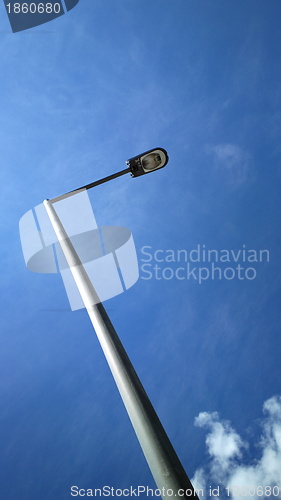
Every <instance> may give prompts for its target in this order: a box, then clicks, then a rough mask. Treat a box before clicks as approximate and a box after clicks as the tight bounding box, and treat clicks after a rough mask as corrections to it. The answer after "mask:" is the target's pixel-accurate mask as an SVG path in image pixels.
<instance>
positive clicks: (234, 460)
mask: <svg viewBox="0 0 281 500" xmlns="http://www.w3.org/2000/svg"><path fill="white" fill-rule="evenodd" d="M263 411H264V413H265V415H266V417H265V419H264V420H263V423H262V433H261V437H260V440H259V449H260V458H258V459H253V460H251V461H250V463H248V464H246V463H242V458H243V453H242V452H243V450H244V449H245V448H247V447H248V445H247V443H245V442H244V441H243V440H242V439H241V437H240V436H239V434H237V432H236V431H235V430H234V429H233V428H232V427H231V425H230V422H228V421H224V420H220V419H219V415H218V414H217V413H216V412H214V413H207V412H203V413H200V414H199V415H198V417H196V419H195V425H196V426H199V427H203V428H207V429H208V430H209V433H208V434H207V437H206V446H207V449H208V454H209V462H208V464H207V467H205V468H204V467H202V468H199V469H198V470H197V471H196V472H195V475H194V477H193V479H192V482H193V484H194V487H195V488H196V489H202V490H203V492H204V496H205V492H206V485H210V484H213V485H215V486H214V487H218V486H220V495H219V496H220V498H227V497H229V498H235V499H236V500H237V499H240V498H241V499H242V498H246V499H247V498H254V499H255V498H266V497H268V496H270V493H271V495H272V496H275V497H278V498H280V497H281V486H280V485H281V396H273V397H272V398H270V399H268V400H267V401H265V403H264V405H263ZM273 488H274V489H273ZM208 493H209V490H208Z"/></svg>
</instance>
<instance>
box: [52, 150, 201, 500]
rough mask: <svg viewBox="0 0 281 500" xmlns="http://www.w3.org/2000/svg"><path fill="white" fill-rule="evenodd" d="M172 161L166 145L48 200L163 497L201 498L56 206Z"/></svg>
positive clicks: (69, 263)
mask: <svg viewBox="0 0 281 500" xmlns="http://www.w3.org/2000/svg"><path fill="white" fill-rule="evenodd" d="M167 162H168V155H167V152H166V151H165V150H164V149H162V148H157V149H152V150H149V151H147V152H145V153H143V154H142V155H139V156H135V157H134V158H131V159H130V160H128V161H127V165H128V168H127V169H125V170H122V171H120V172H117V173H116V174H113V175H111V176H108V177H105V178H103V179H101V180H99V181H95V182H92V183H91V184H87V185H86V186H83V187H81V188H79V189H75V190H73V191H71V192H69V193H66V194H64V195H61V196H58V197H56V198H53V199H51V200H45V201H44V206H45V208H46V211H47V213H48V216H49V219H50V222H51V224H52V226H53V229H54V231H55V234H56V236H57V238H58V241H59V243H60V246H61V249H62V251H63V253H64V256H65V258H66V260H67V263H68V266H69V268H70V271H71V273H72V276H73V278H74V280H75V283H76V285H77V288H78V290H79V292H80V295H81V297H82V300H83V302H84V305H85V308H86V309H87V312H88V314H89V317H90V320H91V322H92V325H93V327H94V329H95V331H96V334H97V337H98V339H99V342H100V344H101V347H102V349H103V352H104V354H105V357H106V359H107V362H108V364H109V367H110V369H111V372H112V375H113V377H114V379H115V382H116V385H117V387H118V389H119V392H120V395H121V397H122V399H123V402H124V405H125V407H126V410H127V412H128V415H129V417H130V420H131V422H132V425H133V427H134V430H135V432H136V435H137V437H138V440H139V443H140V445H141V447H142V450H143V453H144V455H145V457H146V460H147V462H148V465H149V467H150V470H151V472H152V475H153V477H154V479H155V482H156V485H157V487H158V489H159V490H160V492H161V496H162V498H167V497H169V498H174V499H175V498H177V499H178V498H179V496H180V497H182V498H185V499H187V498H190V497H194V498H195V499H197V500H198V497H197V495H196V492H195V490H194V488H193V486H192V484H191V482H190V480H189V478H188V477H187V475H186V473H185V471H184V469H183V467H182V464H181V462H180V460H179V458H178V456H177V454H176V452H175V450H174V448H173V446H172V444H171V442H170V440H169V438H168V436H167V434H166V432H165V430H164V428H163V426H162V424H161V422H160V420H159V418H158V416H157V414H156V412H155V410H154V408H153V406H152V404H151V402H150V400H149V398H148V396H147V394H146V392H145V390H144V388H143V386H142V384H141V382H140V380H139V378H138V375H137V373H136V371H135V369H134V367H133V365H132V363H131V361H130V359H129V357H128V355H127V353H126V351H125V349H124V347H123V345H122V343H121V341H120V339H119V337H118V335H117V333H116V331H115V329H114V326H113V325H112V323H111V321H110V319H109V317H108V315H107V313H106V311H105V309H104V307H103V305H102V303H101V301H100V299H99V297H98V294H97V292H96V290H95V288H94V286H93V283H92V282H91V280H90V278H89V276H88V275H87V272H86V270H85V268H84V266H83V263H82V262H81V260H80V257H79V255H78V254H77V252H76V250H75V248H74V246H73V244H72V242H71V240H70V238H69V237H68V235H67V233H66V231H65V228H64V227H63V225H62V223H61V221H60V219H59V216H58V214H57V212H56V210H55V208H54V203H55V202H57V201H60V200H62V199H64V198H67V197H69V196H72V195H75V194H76V193H78V192H80V191H82V190H85V189H90V188H91V187H94V186H97V185H99V184H102V183H104V182H107V181H109V180H111V179H114V178H116V177H119V176H121V175H124V174H125V173H131V175H132V176H133V177H137V176H140V175H144V174H147V173H149V172H152V171H154V170H158V169H160V168H162V167H164V166H165V165H166V164H167Z"/></svg>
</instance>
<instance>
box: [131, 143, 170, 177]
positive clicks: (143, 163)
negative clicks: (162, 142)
mask: <svg viewBox="0 0 281 500" xmlns="http://www.w3.org/2000/svg"><path fill="white" fill-rule="evenodd" d="M168 161H169V157H168V153H167V151H166V150H165V149H163V148H156V149H150V150H149V151H146V152H145V153H142V154H141V155H138V156H134V158H130V160H127V161H126V163H127V165H128V166H129V167H130V170H131V175H132V177H138V176H139V175H144V174H148V173H149V172H153V171H154V170H159V168H163V167H165V165H167V163H168Z"/></svg>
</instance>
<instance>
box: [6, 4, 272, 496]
mask: <svg viewBox="0 0 281 500" xmlns="http://www.w3.org/2000/svg"><path fill="white" fill-rule="evenodd" d="M280 14H281V7H280V3H279V2H278V1H277V0H271V1H270V2H265V1H264V0H263V1H260V0H247V2H242V1H237V0H235V1H234V0H227V1H226V0H214V1H203V0H197V1H196V2H195V1H193V0H177V1H172V0H161V1H160V0H153V1H150V2H149V1H147V0H122V1H116V0H106V1H104V0H100V1H98V0H97V1H96V0H80V2H79V4H78V5H77V6H76V7H75V8H74V9H73V10H72V11H70V12H69V13H67V14H66V15H64V16H62V17H60V18H58V19H56V20H54V21H52V22H50V23H48V24H45V25H42V26H40V27H37V28H33V29H31V30H28V31H24V32H19V33H16V34H13V33H12V32H11V29H10V26H9V22H8V18H7V15H6V12H5V9H4V5H3V6H1V9H0V23H1V33H0V36H1V44H0V61H1V78H0V107H1V112H0V123H1V153H2V154H1V156H2V167H1V170H0V172H1V203H2V211H1V234H2V245H1V262H2V273H1V274H2V276H1V278H2V279H1V298H2V314H1V322H2V327H1V347H2V348H1V355H0V356H1V360H0V367H1V368H0V371H1V378H0V384H1V385H0V390H1V414H0V415H1V416H0V429H1V438H0V439H1V446H0V449H1V454H0V460H1V483H2V484H1V489H2V492H1V498H5V500H10V499H14V498H22V499H27V500H41V499H42V500H43V499H44V500H54V499H60V500H64V499H68V498H71V496H70V487H71V486H72V485H77V486H79V487H81V488H99V487H102V486H104V485H109V486H113V487H115V488H126V487H128V486H130V485H132V486H137V485H148V486H150V487H154V482H153V479H152V477H151V474H150V471H149V469H148V467H147V465H146V462H145V460H144V458H143V455H142V452H141V450H140V448H139V445H138V442H137V440H136V438H135V435H134V432H133V430H132V428H131V424H130V422H129V419H128V417H127V415H126V412H125V410H124V408H123V405H122V402H121V399H120V396H119V394H118V391H117V389H116V387H115V384H114V382H113V379H112V376H111V374H110V372H109V369H108V366H107V364H106V362H105V360H104V357H103V353H102V352H101V349H100V346H99V345H98V341H97V339H96V336H95V334H94V332H93V331H92V327H91V323H90V321H89V319H88V317H87V314H86V312H85V310H80V311H77V312H71V310H70V307H69V304H68V301H67V297H66V294H65V291H64V288H63V285H62V282H61V280H60V277H59V276H57V275H43V274H42V275H41V274H34V273H31V272H29V271H28V270H27V269H26V268H25V264H24V260H23V256H22V251H21V245H20V239H19V231H18V222H19V219H20V218H21V216H22V215H23V214H24V213H25V212H27V211H28V210H30V209H31V208H33V207H34V206H36V205H38V204H39V203H41V202H42V201H43V200H44V199H45V198H46V197H47V198H50V197H52V196H56V195H58V194H61V193H63V192H65V191H67V190H70V189H74V188H75V187H78V186H81V185H83V184H85V183H87V182H91V181H93V180H95V179H98V178H100V177H103V176H106V175H110V174H112V173H113V172H115V171H117V170H121V169H123V168H125V161H126V160H127V159H128V158H131V157H132V156H135V155H136V154H138V153H141V152H143V151H146V150H149V149H151V148H153V147H156V146H160V147H164V148H165V149H167V151H168V153H169V156H170V161H169V164H168V165H167V167H165V169H163V170H160V171H159V172H155V173H154V174H151V175H148V176H143V177H141V178H139V179H131V178H130V177H129V176H125V177H121V178H119V179H116V180H114V181H112V182H111V183H108V184H105V185H102V186H99V187H97V188H95V189H94V190H92V191H91V192H90V193H89V195H90V199H91V202H92V206H93V209H94V212H95V216H96V219H97V222H98V224H99V225H121V226H125V227H128V228H129V229H130V230H131V231H132V233H133V236H134V240H135V245H136V249H137V253H138V257H139V264H140V268H141V267H142V265H143V260H142V259H143V258H144V255H143V251H142V249H143V247H145V246H149V247H151V252H152V254H153V255H154V252H155V251H157V250H159V249H160V250H163V252H164V255H165V252H166V251H167V250H169V249H173V250H174V251H177V250H179V249H184V250H186V251H187V252H190V251H191V250H192V249H195V248H198V245H200V246H201V248H202V246H203V245H205V248H206V249H216V250H217V251H218V252H220V251H221V250H222V249H229V250H231V249H233V251H235V252H238V251H239V249H242V248H246V249H255V250H257V251H258V250H260V249H267V250H268V251H269V255H270V258H269V262H265V261H263V262H254V263H251V264H250V265H249V263H247V266H248V265H249V267H254V269H255V271H256V277H255V278H254V279H244V280H239V279H238V278H237V276H235V277H234V279H231V280H228V279H221V280H219V279H214V280H212V279H207V280H206V281H205V282H204V283H202V284H199V283H198V280H195V279H193V278H192V277H190V279H184V280H178V279H176V277H175V276H174V277H173V278H172V279H168V280H167V279H164V278H163V277H162V278H161V279H156V277H155V276H153V278H152V279H150V280H145V279H143V278H144V277H145V276H144V274H143V271H142V268H141V269H140V279H139V281H138V282H137V284H136V285H135V286H134V287H132V288H131V289H130V290H128V291H127V292H126V293H124V294H122V295H120V296H118V297H115V298H113V299H111V300H109V301H107V302H105V307H106V309H107V311H108V314H109V316H110V318H111V320H112V321H113V323H114V325H115V327H116V330H117V332H118V334H119V335H120V337H121V340H122V341H123V343H124V345H125V348H126V349H127V351H128V353H129V355H130V357H131V359H132V361H133V364H134V365H135V367H136V370H137V372H138V374H139V376H140V378H141V380H142V382H143V384H144V386H145V388H146V390H147V392H148V394H149V396H150V397H151V400H152V402H153V404H154V406H155V409H156V411H157V412H158V414H159V417H160V419H161V421H162V423H163V424H164V427H165V429H166V431H167V433H168V434H169V436H170V438H171V441H172V443H173V445H174V447H175V449H176V451H177V453H178V455H179V457H180V459H181V460H182V463H183V465H184V467H185V469H186V471H187V473H188V475H189V477H190V478H193V477H194V478H195V479H196V481H197V484H200V485H205V486H204V487H205V488H208V487H209V486H210V485H212V486H213V487H216V486H217V485H219V484H220V485H222V487H225V486H226V485H236V486H237V485H238V486H240V485H242V486H243V485H244V486H246V487H247V486H248V485H249V484H253V483H254V485H259V483H260V482H261V483H262V484H260V486H262V487H265V486H267V485H268V483H270V485H271V486H273V485H276V484H279V486H280V490H281V478H280V470H281V443H280V433H281V430H280V429H281V404H280V396H281V384H280V355H281V342H280V323H281V321H280V304H279V302H280V284H279V283H280V270H281V269H280V256H279V253H280V208H281V202H280V183H281V161H280V153H281V151H280V105H281V93H280V79H281V67H280V60H281V57H280V55H281V54H280V52H281V35H280V22H279V20H280ZM243 245H245V247H243ZM153 255H152V264H154V265H155V264H158V265H159V266H160V267H161V269H162V271H161V272H163V269H165V268H166V267H170V268H171V269H172V270H173V271H174V272H175V270H176V269H177V267H178V266H179V265H180V266H182V265H183V264H182V263H177V262H174V263H169V262H165V261H164V262H162V263H157V262H156V261H155V259H154V257H153ZM194 265H196V263H194ZM219 265H220V266H221V267H222V269H224V268H225V267H226V264H223V263H219ZM227 265H228V264H227ZM241 265H243V263H242V262H241ZM197 266H198V267H199V266H205V264H202V263H201V264H200V265H199V264H198V263H197ZM229 266H230V267H235V266H236V264H235V263H233V262H231V263H229ZM164 272H165V271H164ZM161 276H162V274H161ZM272 398H273V399H272ZM245 483H247V484H245ZM221 498H225V497H223V494H222V493H221ZM236 498H237V495H236ZM243 498H245V496H244V497H243ZM251 498H253V497H251Z"/></svg>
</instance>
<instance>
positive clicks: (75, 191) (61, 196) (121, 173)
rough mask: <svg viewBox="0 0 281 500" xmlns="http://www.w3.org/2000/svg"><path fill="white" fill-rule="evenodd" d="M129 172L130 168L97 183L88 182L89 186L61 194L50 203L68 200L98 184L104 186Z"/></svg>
mask: <svg viewBox="0 0 281 500" xmlns="http://www.w3.org/2000/svg"><path fill="white" fill-rule="evenodd" d="M129 172H131V169H130V167H128V168H125V169H124V170H120V172H116V173H115V174H112V175H108V176H107V177H103V179H99V180H98V181H94V182H90V184H85V186H82V187H80V188H77V189H73V190H72V191H69V192H68V193H65V194H61V195H60V196H56V197H55V198H52V199H51V200H50V201H52V202H53V203H55V202H56V201H60V200H64V199H65V198H69V196H73V195H74V194H78V193H80V192H81V191H85V190H86V189H91V188H93V187H95V186H99V185H100V184H104V183H105V182H108V181H111V180H112V179H116V178H117V177H121V175H124V174H128V173H129Z"/></svg>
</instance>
